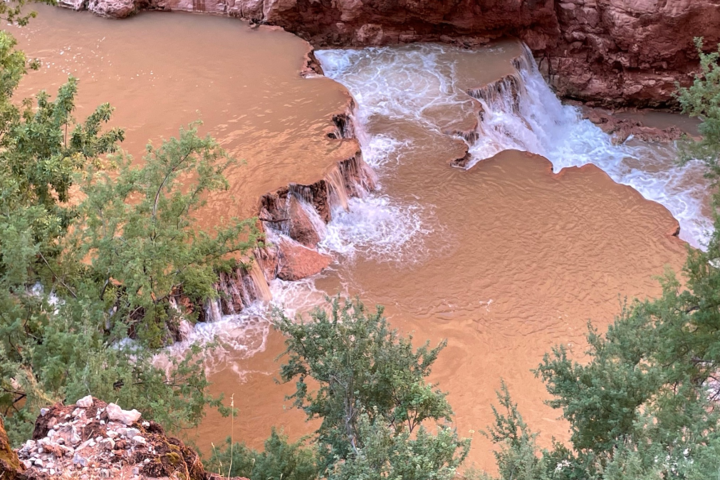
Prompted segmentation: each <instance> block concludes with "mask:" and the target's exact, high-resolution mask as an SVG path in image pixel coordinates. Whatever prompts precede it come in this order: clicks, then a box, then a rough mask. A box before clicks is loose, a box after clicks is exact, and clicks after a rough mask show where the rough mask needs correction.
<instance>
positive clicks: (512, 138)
mask: <svg viewBox="0 0 720 480" xmlns="http://www.w3.org/2000/svg"><path fill="white" fill-rule="evenodd" d="M502 48H503V47H502V46H496V47H489V48H488V49H486V51H484V52H483V55H486V56H487V55H489V57H488V58H490V59H491V58H492V55H495V54H497V55H501V54H503V52H502ZM316 55H317V57H318V58H319V60H320V61H321V63H322V67H323V70H324V72H325V74H326V76H328V77H330V78H333V79H335V80H336V81H338V82H340V83H342V84H343V85H345V87H347V88H348V90H349V91H350V92H351V93H352V95H353V97H354V98H355V101H356V105H357V107H356V110H355V112H354V125H355V134H356V135H357V137H358V140H359V142H360V145H361V148H362V152H363V157H364V159H365V161H366V162H367V163H368V164H369V165H370V166H371V167H372V168H373V169H374V170H375V172H376V173H377V175H378V179H379V183H380V187H381V188H380V190H379V191H378V192H370V193H368V194H367V195H365V196H364V197H363V198H353V199H350V201H349V205H348V206H349V208H348V210H344V209H342V208H340V207H337V208H336V209H335V210H334V211H333V215H332V217H333V219H332V221H331V222H330V223H329V224H328V225H327V226H325V225H320V226H318V230H319V231H320V232H321V234H322V237H323V240H322V241H321V243H320V245H319V248H320V249H321V250H323V251H325V252H328V253H332V254H334V255H335V256H336V257H337V259H338V261H340V262H348V261H349V262H352V261H353V259H355V258H357V257H358V256H361V257H363V258H365V259H372V260H373V261H374V262H395V263H397V264H399V265H400V264H403V263H409V262H422V261H423V259H424V258H427V255H430V253H431V252H427V251H426V249H425V248H424V238H425V237H426V236H427V235H428V234H430V233H432V232H433V231H434V230H437V229H441V228H442V226H441V223H440V222H439V221H438V219H436V218H434V207H433V205H428V204H427V202H426V201H424V200H423V198H422V197H421V195H420V193H421V192H419V196H417V197H416V198H415V199H410V200H408V199H405V200H400V199H398V198H395V197H394V196H393V195H392V192H383V189H382V182H383V178H386V177H387V176H388V175H394V174H396V173H397V171H398V168H399V167H400V166H401V165H403V164H404V162H406V161H408V160H407V158H406V157H408V156H409V155H408V154H409V153H410V152H412V151H413V149H416V148H417V146H416V145H414V144H413V141H412V140H411V139H410V137H412V135H408V134H407V132H403V131H402V129H401V128H396V125H399V124H400V125H403V126H404V127H403V128H406V127H408V126H410V128H412V129H414V132H415V133H417V131H423V132H429V133H430V134H431V135H434V136H437V135H447V134H448V133H447V132H448V131H452V126H453V125H454V123H457V121H458V119H457V118H453V117H452V116H453V115H455V116H457V115H462V116H465V117H467V116H468V115H475V112H476V111H477V108H476V107H475V106H474V102H476V101H479V102H480V103H481V104H482V107H483V115H482V117H481V121H480V123H479V125H478V128H477V131H478V139H477V140H476V141H474V142H472V143H471V144H469V153H470V154H471V161H470V162H469V163H468V164H467V166H466V168H472V166H473V165H475V164H476V163H477V162H480V161H482V160H484V159H486V158H489V157H492V156H493V155H495V154H497V153H499V152H500V151H502V150H505V149H517V150H525V151H530V152H533V153H537V154H540V155H543V156H544V157H546V158H548V159H549V160H550V161H551V162H552V164H553V166H554V170H555V171H556V172H557V171H559V170H561V169H563V168H566V167H572V166H581V165H584V164H587V163H592V164H595V165H597V166H598V167H600V168H601V169H603V170H604V171H605V172H607V173H608V174H609V175H610V177H612V178H613V179H614V180H615V181H616V182H619V183H622V184H626V185H629V186H631V187H633V188H635V189H636V190H637V191H639V192H640V193H641V194H642V195H643V196H644V197H645V198H647V199H650V200H654V201H657V202H659V203H661V204H662V205H664V206H665V207H667V208H668V210H670V212H671V213H672V214H673V215H674V216H675V218H676V219H678V221H679V222H680V225H681V234H680V236H681V237H682V238H683V239H684V240H686V241H688V242H689V243H691V244H692V245H694V246H702V244H703V242H704V240H705V239H706V238H707V229H708V228H709V227H708V225H709V223H708V220H707V219H706V218H705V217H703V214H702V208H703V204H704V203H705V202H706V201H707V198H706V197H707V193H706V192H707V188H706V184H705V182H704V180H703V179H702V173H701V170H700V166H699V165H694V164H689V165H687V166H685V167H682V168H680V167H678V166H677V165H676V161H675V160H676V155H675V150H674V148H673V147H672V146H663V145H657V144H644V143H641V142H633V141H628V142H626V143H625V144H622V145H614V144H613V142H612V140H611V138H610V136H608V135H607V134H605V133H604V132H603V131H602V130H601V129H600V128H598V127H597V126H595V125H593V124H592V123H591V122H589V121H588V120H583V119H582V117H581V114H580V112H579V110H578V109H576V108H575V107H571V106H566V105H563V104H562V103H561V102H560V101H559V99H558V98H557V97H556V96H555V94H554V93H553V92H552V91H551V90H550V88H549V87H548V85H547V84H546V83H545V81H544V79H543V78H542V76H541V75H540V73H539V72H538V70H537V68H536V65H535V62H534V60H533V59H532V57H531V56H529V55H526V56H525V58H521V59H520V61H519V62H518V64H519V66H520V68H519V71H517V72H516V75H515V77H514V78H515V79H514V82H515V84H514V86H513V85H512V81H511V80H509V81H506V82H505V83H500V84H498V85H499V91H500V92H501V93H502V92H503V91H504V92H505V93H504V94H500V95H489V96H484V97H483V96H482V95H475V96H476V97H477V98H476V99H473V97H471V96H470V95H469V94H468V92H467V91H466V89H465V88H462V87H461V81H460V79H461V76H462V75H465V82H466V83H467V81H468V79H467V78H466V77H467V71H466V70H465V71H463V70H462V68H463V65H462V62H464V61H468V62H477V61H478V57H472V56H471V53H468V51H462V50H459V49H454V47H448V46H441V45H432V44H423V45H411V46H402V47H385V48H366V49H359V50H322V51H318V52H316ZM473 80H474V79H473ZM477 81H478V82H480V83H478V84H482V80H481V79H478V80H477ZM512 88H515V89H516V90H517V93H518V95H513V93H512V91H511V90H512ZM497 91H498V90H496V92H497ZM384 121H385V122H384ZM383 122H384V123H383ZM378 125H380V127H378ZM429 159H430V160H432V154H429ZM308 208H310V207H308ZM308 213H310V214H311V215H310V217H311V218H314V216H317V214H316V213H315V212H314V211H312V212H310V211H308ZM313 215H314V216H313ZM435 253H437V252H435ZM270 289H271V293H272V296H273V300H272V302H271V304H270V305H264V304H262V303H261V302H257V303H256V304H255V305H253V306H252V307H251V308H249V309H246V310H245V311H243V312H242V314H240V315H228V316H223V317H222V319H221V320H219V321H217V322H209V323H201V324H198V325H196V326H195V327H194V329H193V331H192V332H190V333H189V335H188V340H187V341H185V342H181V343H179V344H177V345H175V346H174V347H172V348H173V349H176V350H179V351H182V350H184V349H185V348H187V346H188V345H190V344H191V343H194V342H201V343H208V344H209V343H211V342H217V344H218V345H219V346H218V348H216V349H214V350H213V351H212V352H211V353H210V354H209V355H207V357H208V360H211V361H213V362H215V363H216V364H218V365H220V364H222V363H223V361H224V359H225V356H226V354H228V355H231V356H232V357H233V358H238V353H240V355H241V357H245V358H247V357H249V356H252V355H254V354H255V353H257V352H259V351H262V350H264V348H265V339H266V337H267V333H268V329H269V328H270V326H269V320H268V319H269V317H270V312H271V310H272V308H275V307H280V308H283V309H284V310H285V312H286V314H288V315H294V314H295V313H298V312H303V311H307V310H309V309H310V308H312V307H313V306H314V305H317V304H319V303H320V302H322V300H323V298H324V296H325V292H323V291H321V290H319V289H317V288H316V285H315V280H314V279H306V280H303V281H299V282H284V281H281V280H274V281H273V282H271V284H270ZM210 366H211V368H212V365H210ZM238 373H242V372H238Z"/></svg>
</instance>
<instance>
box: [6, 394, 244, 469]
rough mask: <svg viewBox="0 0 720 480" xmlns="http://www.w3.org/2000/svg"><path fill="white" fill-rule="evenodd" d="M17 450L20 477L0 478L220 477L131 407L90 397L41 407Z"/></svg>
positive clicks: (196, 456) (178, 442)
mask: <svg viewBox="0 0 720 480" xmlns="http://www.w3.org/2000/svg"><path fill="white" fill-rule="evenodd" d="M18 455H19V457H20V459H21V461H22V463H23V464H24V467H27V469H26V470H25V471H24V472H23V474H22V475H23V476H17V477H12V476H10V477H7V476H5V477H2V478H3V480H5V479H6V478H24V479H28V480H35V479H38V480H39V479H65V478H119V479H143V478H184V479H187V480H219V479H220V478H223V477H221V476H219V475H217V474H214V473H209V472H206V471H205V469H204V467H203V464H202V462H201V461H200V458H199V456H198V454H197V453H196V452H195V451H194V450H193V449H191V448H189V447H187V446H185V444H183V442H182V441H180V440H178V439H177V438H173V437H169V436H167V435H166V434H165V431H164V430H163V428H162V427H161V426H160V425H158V424H156V423H155V422H151V421H145V420H143V419H142V416H141V414H140V413H139V412H137V411H136V410H130V411H126V410H122V409H121V408H120V407H119V406H117V405H115V404H112V403H111V404H107V403H105V402H103V401H101V400H98V399H96V398H93V397H89V396H88V397H85V398H83V399H81V400H79V401H78V403H77V404H76V405H67V406H65V405H61V404H57V405H55V406H53V407H51V408H47V409H42V411H41V415H40V416H39V417H38V419H37V421H36V423H35V431H34V432H33V438H32V440H28V441H27V442H25V444H24V445H23V446H22V447H21V448H20V449H19V450H18ZM15 458H17V456H16V457H15ZM236 480H240V479H236Z"/></svg>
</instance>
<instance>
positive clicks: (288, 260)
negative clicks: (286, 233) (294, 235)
mask: <svg viewBox="0 0 720 480" xmlns="http://www.w3.org/2000/svg"><path fill="white" fill-rule="evenodd" d="M278 260H279V269H278V272H277V276H278V278H280V279H281V280H290V281H293V280H301V279H303V278H307V277H311V276H313V275H316V274H318V273H320V272H322V271H323V270H324V269H325V268H327V267H328V265H330V262H332V257H330V256H329V255H325V254H323V253H320V252H318V251H317V250H313V249H310V248H307V247H305V246H304V245H301V244H299V243H297V242H294V241H292V240H289V239H287V238H283V239H282V240H280V241H279V242H278Z"/></svg>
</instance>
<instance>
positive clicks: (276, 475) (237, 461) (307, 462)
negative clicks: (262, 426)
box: [205, 428, 318, 480]
mask: <svg viewBox="0 0 720 480" xmlns="http://www.w3.org/2000/svg"><path fill="white" fill-rule="evenodd" d="M205 468H206V469H207V470H208V471H211V472H216V473H219V474H221V475H227V476H232V477H235V476H237V477H247V478H249V479H250V480H313V479H315V478H317V477H318V464H317V458H316V451H315V449H313V448H311V447H308V446H305V443H304V441H303V440H300V441H298V442H295V443H289V442H288V439H287V436H285V435H283V434H281V433H278V432H277V431H276V430H275V429H274V428H273V430H272V433H271V434H270V437H269V438H268V439H267V440H266V441H265V450H264V451H263V452H257V451H255V450H251V449H249V448H248V447H247V446H245V445H244V444H242V443H235V444H233V443H232V440H231V439H230V437H228V438H227V439H226V440H225V446H224V448H213V451H212V456H211V457H210V459H209V460H208V461H207V462H205Z"/></svg>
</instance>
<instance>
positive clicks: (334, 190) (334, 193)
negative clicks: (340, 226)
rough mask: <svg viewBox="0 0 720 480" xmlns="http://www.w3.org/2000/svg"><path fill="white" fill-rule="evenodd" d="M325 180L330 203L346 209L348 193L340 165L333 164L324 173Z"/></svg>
mask: <svg viewBox="0 0 720 480" xmlns="http://www.w3.org/2000/svg"><path fill="white" fill-rule="evenodd" d="M325 181H326V182H327V185H328V192H329V194H330V205H331V207H332V206H333V205H339V206H341V207H342V208H343V210H347V209H348V205H349V201H350V195H349V194H348V191H347V189H346V188H345V179H344V178H343V174H342V172H341V171H340V167H339V166H338V165H335V166H334V167H333V168H331V169H330V171H329V172H327V173H326V174H325Z"/></svg>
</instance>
